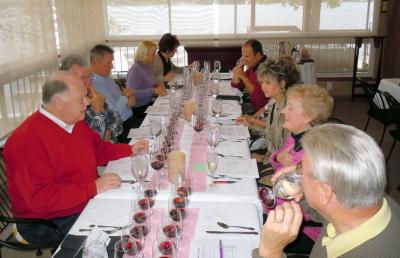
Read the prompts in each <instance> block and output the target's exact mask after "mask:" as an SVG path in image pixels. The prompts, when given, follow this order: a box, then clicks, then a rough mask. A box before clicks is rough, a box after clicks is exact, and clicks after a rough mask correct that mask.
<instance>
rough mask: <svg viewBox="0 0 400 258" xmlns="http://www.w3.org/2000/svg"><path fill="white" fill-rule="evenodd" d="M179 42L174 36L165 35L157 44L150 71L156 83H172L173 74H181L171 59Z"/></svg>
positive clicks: (180, 69) (180, 70) (180, 68)
mask: <svg viewBox="0 0 400 258" xmlns="http://www.w3.org/2000/svg"><path fill="white" fill-rule="evenodd" d="M179 45H180V42H179V40H178V38H177V37H176V36H175V35H172V34H171V33H165V34H164V35H162V37H161V39H160V41H159V42H158V51H157V55H156V59H155V61H154V63H153V64H152V65H150V69H151V71H152V72H153V75H154V77H155V78H156V80H157V82H159V83H164V84H166V83H167V82H169V81H172V80H173V79H174V77H175V73H182V70H183V68H182V67H178V66H176V65H175V64H174V63H172V61H171V58H172V57H173V56H174V55H175V53H176V50H177V48H178V47H179Z"/></svg>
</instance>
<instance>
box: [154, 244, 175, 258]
mask: <svg viewBox="0 0 400 258" xmlns="http://www.w3.org/2000/svg"><path fill="white" fill-rule="evenodd" d="M153 258H176V248H175V244H174V243H173V242H172V241H168V240H163V241H161V242H160V241H158V240H156V241H155V242H154V245H153Z"/></svg>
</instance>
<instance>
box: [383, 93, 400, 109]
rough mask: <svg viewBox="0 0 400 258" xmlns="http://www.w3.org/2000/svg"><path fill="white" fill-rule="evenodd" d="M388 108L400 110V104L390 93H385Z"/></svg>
mask: <svg viewBox="0 0 400 258" xmlns="http://www.w3.org/2000/svg"><path fill="white" fill-rule="evenodd" d="M382 93H383V95H384V96H385V99H386V103H387V105H388V108H400V102H399V101H397V99H395V98H394V97H393V96H392V95H391V94H390V93H389V92H387V91H383V92H382Z"/></svg>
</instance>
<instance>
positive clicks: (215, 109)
mask: <svg viewBox="0 0 400 258" xmlns="http://www.w3.org/2000/svg"><path fill="white" fill-rule="evenodd" d="M211 108H212V113H213V115H215V117H216V118H217V119H216V120H218V118H219V117H220V116H221V115H222V101H221V100H219V99H215V100H214V101H213V102H212V107H211Z"/></svg>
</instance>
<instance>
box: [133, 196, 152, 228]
mask: <svg viewBox="0 0 400 258" xmlns="http://www.w3.org/2000/svg"><path fill="white" fill-rule="evenodd" d="M140 204H141V205H140ZM149 209H150V204H149V201H148V200H147V199H146V200H145V201H142V202H140V199H139V198H137V199H135V200H133V201H132V202H131V209H130V214H129V224H135V223H138V224H140V223H143V222H144V221H145V220H147V219H148V218H149V216H150V214H149V213H150V212H149Z"/></svg>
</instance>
